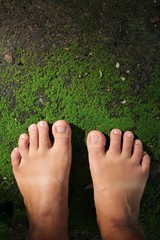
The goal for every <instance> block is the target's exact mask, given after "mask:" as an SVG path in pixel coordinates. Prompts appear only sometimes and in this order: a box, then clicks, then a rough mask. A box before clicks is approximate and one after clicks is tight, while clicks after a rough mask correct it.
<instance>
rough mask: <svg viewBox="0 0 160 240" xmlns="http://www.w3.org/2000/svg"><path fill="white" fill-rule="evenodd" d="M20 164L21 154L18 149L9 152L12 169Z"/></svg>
mask: <svg viewBox="0 0 160 240" xmlns="http://www.w3.org/2000/svg"><path fill="white" fill-rule="evenodd" d="M20 162H21V154H20V152H19V149H18V148H14V149H13V151H12V152H11V164H12V167H13V168H14V169H15V168H16V167H18V166H19V164H20Z"/></svg>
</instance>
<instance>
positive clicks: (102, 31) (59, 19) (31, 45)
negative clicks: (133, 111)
mask: <svg viewBox="0 0 160 240" xmlns="http://www.w3.org/2000/svg"><path fill="white" fill-rule="evenodd" d="M159 39H160V2H159V1H156V0H144V1H138V0H132V1H131V0H127V1H126V0H113V1H108V0H99V1H98V0H91V1H89V0H87V1H85V0H81V1H80V0H78V1H76V0H54V1H52V0H45V1H44V0H12V1H10V0H0V68H3V67H5V65H6V64H9V63H7V62H6V60H5V59H4V57H5V55H6V54H8V55H10V56H12V57H13V61H12V64H17V62H16V57H17V54H18V51H19V49H22V50H23V51H24V52H26V51H30V52H32V53H33V54H34V53H36V54H38V55H41V53H46V52H47V51H49V50H50V49H56V48H57V47H58V46H63V47H65V48H68V47H69V45H70V43H72V42H78V43H79V44H82V45H83V46H85V43H86V45H87V46H92V47H94V46H95V45H96V44H102V45H103V47H104V51H109V52H110V53H112V59H111V61H113V63H114V64H115V63H116V62H117V61H121V62H122V63H123V66H122V67H121V72H122V74H123V75H124V76H125V75H126V74H128V71H129V72H130V73H131V74H132V76H133V77H135V79H137V81H136V80H135V81H134V86H133V91H135V93H139V92H140V91H141V89H142V88H143V85H144V83H145V82H146V81H147V82H149V81H150V80H151V79H152V78H153V77H154V69H156V68H157V67H158V63H159V56H160V54H159V53H160V42H159ZM86 51H87V50H86ZM137 86H138V87H137ZM21 227H22V226H21V224H20V225H19V229H21ZM17 231H19V230H18V229H17ZM26 231H27V230H26V229H24V228H22V229H21V230H20V231H19V235H18V236H17V235H15V233H13V234H11V235H12V236H11V238H10V239H14V240H20V239H26V238H25V235H26ZM20 235H21V236H20ZM71 239H86V240H87V239H93V240H96V239H100V238H99V236H96V237H95V236H92V235H88V234H85V233H84V234H81V233H77V232H73V233H72V234H71Z"/></svg>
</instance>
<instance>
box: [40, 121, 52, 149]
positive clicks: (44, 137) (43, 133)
mask: <svg viewBox="0 0 160 240" xmlns="http://www.w3.org/2000/svg"><path fill="white" fill-rule="evenodd" d="M37 127H38V133H39V148H40V149H48V148H50V146H51V142H50V139H49V127H48V123H47V122H45V121H40V122H39V123H38V124H37Z"/></svg>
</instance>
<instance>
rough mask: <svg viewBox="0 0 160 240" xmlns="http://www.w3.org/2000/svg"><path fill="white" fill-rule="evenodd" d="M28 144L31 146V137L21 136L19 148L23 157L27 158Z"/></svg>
mask: <svg viewBox="0 0 160 240" xmlns="http://www.w3.org/2000/svg"><path fill="white" fill-rule="evenodd" d="M28 144H29V137H28V135H27V134H25V133H24V134H21V135H20V137H19V141H18V148H19V152H20V154H21V156H22V157H23V156H25V155H26V154H27V153H28V150H29V148H28Z"/></svg>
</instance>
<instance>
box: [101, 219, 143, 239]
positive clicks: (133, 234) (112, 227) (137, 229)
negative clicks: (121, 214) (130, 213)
mask: <svg viewBox="0 0 160 240" xmlns="http://www.w3.org/2000/svg"><path fill="white" fill-rule="evenodd" d="M97 221H98V225H99V229H100V233H101V237H102V239H103V240H117V239H118V240H128V239H129V240H145V235H144V232H143V229H142V228H141V226H140V224H139V223H138V222H136V221H132V220H130V219H128V222H127V221H126V220H124V219H122V220H120V219H119V220H115V219H114V220H113V219H112V220H108V221H106V222H105V221H104V220H103V221H102V220H101V221H100V220H97Z"/></svg>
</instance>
